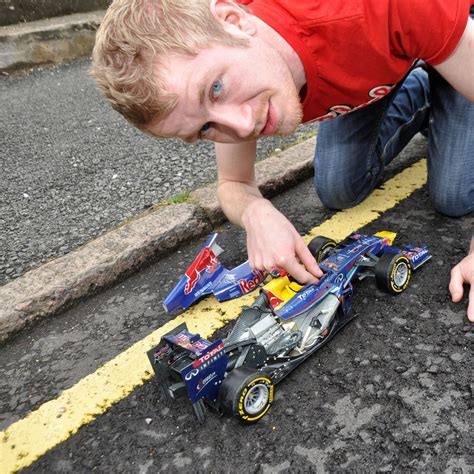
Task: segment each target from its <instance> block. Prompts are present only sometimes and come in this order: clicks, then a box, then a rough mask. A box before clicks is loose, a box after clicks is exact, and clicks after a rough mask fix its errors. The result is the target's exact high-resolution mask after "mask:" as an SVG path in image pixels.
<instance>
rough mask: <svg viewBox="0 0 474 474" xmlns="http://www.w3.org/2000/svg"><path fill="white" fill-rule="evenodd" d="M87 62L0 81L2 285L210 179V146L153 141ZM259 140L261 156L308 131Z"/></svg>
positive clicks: (311, 128)
mask: <svg viewBox="0 0 474 474" xmlns="http://www.w3.org/2000/svg"><path fill="white" fill-rule="evenodd" d="M88 68H89V61H87V60H83V61H79V62H76V63H73V64H70V65H64V66H60V67H54V68H49V69H45V70H43V71H41V70H38V71H34V72H31V73H30V74H28V75H25V76H11V77H5V76H3V77H2V76H0V104H1V106H0V229H1V232H0V285H1V284H3V283H6V282H7V281H9V280H11V279H12V278H16V277H18V276H19V275H21V274H23V273H24V272H25V271H27V270H29V269H31V268H34V267H36V266H38V265H40V264H41V263H43V262H46V261H48V260H50V259H51V258H54V257H57V256H60V255H64V254H65V253H67V252H69V251H71V250H72V249H74V248H76V247H78V246H80V245H81V244H84V243H86V242H88V241H90V240H91V239H93V238H95V237H97V236H98V235H100V234H102V233H103V232H105V231H107V230H109V229H110V228H113V227H115V226H117V225H119V224H120V223H122V222H124V221H125V220H127V219H130V218H133V217H134V216H137V215H140V214H141V213H142V212H144V211H145V210H146V209H148V208H149V207H151V206H152V205H153V204H156V203H158V202H160V201H162V200H163V199H166V198H169V197H171V196H175V195H177V194H178V193H181V192H184V191H191V190H193V189H196V188H198V187H200V186H202V185H204V184H207V183H209V182H212V181H214V180H215V177H216V169H215V164H214V152H213V146H212V145H211V144H209V143H201V144H198V145H193V146H188V145H185V144H184V143H181V142H180V141H178V140H166V141H165V140H159V141H158V140H153V139H151V138H149V137H146V136H145V135H143V134H141V133H140V132H138V131H136V130H134V129H133V128H132V127H131V126H129V125H128V124H127V122H126V121H125V120H124V119H122V117H121V116H120V115H119V114H117V113H116V112H114V111H113V110H112V108H111V107H109V105H108V104H107V103H106V101H105V99H103V98H102V97H101V95H100V94H99V92H98V91H97V90H96V88H95V85H94V83H93V80H92V79H91V78H90V77H89V76H88V73H87V70H88ZM314 129H315V126H314V125H307V126H301V127H300V128H299V129H298V130H297V131H296V132H295V134H294V135H292V136H290V137H287V138H284V139H282V138H269V139H265V140H261V143H260V145H259V150H258V157H259V159H262V158H264V157H265V156H268V155H269V154H272V153H273V152H274V151H275V149H277V148H280V149H282V148H285V147H286V146H288V145H289V144H291V143H294V142H295V141H296V140H298V139H300V138H302V137H304V136H307V135H308V134H310V133H312V132H314Z"/></svg>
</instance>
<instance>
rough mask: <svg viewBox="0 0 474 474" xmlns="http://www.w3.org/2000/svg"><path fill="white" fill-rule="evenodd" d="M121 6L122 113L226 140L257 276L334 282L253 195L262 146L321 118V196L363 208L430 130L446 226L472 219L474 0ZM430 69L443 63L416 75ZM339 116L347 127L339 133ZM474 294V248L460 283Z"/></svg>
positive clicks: (223, 152) (232, 193) (229, 211)
mask: <svg viewBox="0 0 474 474" xmlns="http://www.w3.org/2000/svg"><path fill="white" fill-rule="evenodd" d="M241 3H245V4H246V6H241V5H239V4H237V3H234V2H233V1H231V0H154V1H153V0H115V1H114V2H113V3H112V5H111V7H110V8H109V11H108V12H107V14H106V17H105V19H104V21H103V23H102V25H101V27H100V29H99V31H98V33H97V40H96V46H95V49H94V55H93V60H94V66H93V70H92V73H93V75H94V76H95V77H96V79H97V81H98V83H99V85H100V87H101V88H102V90H103V91H104V93H105V95H106V96H107V97H108V99H109V100H110V101H111V103H112V106H113V107H114V108H115V109H116V110H118V111H119V112H120V113H122V114H123V115H124V116H125V117H126V118H127V119H128V120H129V121H130V122H131V123H132V124H134V125H135V126H137V127H138V128H139V129H141V130H143V131H144V132H145V133H148V134H150V135H152V136H157V137H179V138H182V139H183V140H185V141H187V142H194V141H196V140H199V139H207V140H212V141H214V142H216V158H217V167H218V197H219V200H220V203H221V205H222V208H223V210H224V212H225V213H226V215H227V216H228V218H229V219H230V220H231V221H232V222H234V223H236V224H238V225H240V226H242V227H244V228H245V230H246V232H247V249H248V255H249V260H250V263H251V264H252V265H253V266H254V267H255V268H258V269H267V270H269V269H272V268H274V267H281V268H284V269H285V270H287V271H288V272H289V273H290V274H291V275H293V276H294V277H295V278H296V279H297V280H298V281H300V282H302V283H307V282H313V281H317V280H318V279H319V278H320V277H321V276H322V272H321V270H320V269H319V267H318V265H317V264H316V262H315V260H314V258H313V257H312V256H311V254H310V253H309V251H308V249H307V248H306V245H305V244H304V241H303V239H302V238H301V237H300V236H299V234H298V233H297V231H296V230H295V228H294V227H293V225H292V224H291V223H290V222H289V221H288V220H287V219H286V217H284V216H283V215H282V214H281V213H280V212H279V211H277V210H276V209H275V208H274V207H273V206H272V204H271V203H270V202H269V201H267V200H265V199H264V198H263V197H262V196H261V194H260V192H259V190H258V188H257V187H256V184H255V178H254V162H255V153H256V140H257V139H258V138H259V137H261V136H265V135H278V134H288V133H291V132H292V131H293V130H294V129H295V127H296V126H297V125H298V124H299V123H300V122H301V121H303V122H308V121H312V120H317V121H320V122H322V123H321V126H320V129H319V137H318V148H317V151H316V157H315V185H316V191H317V193H318V194H319V197H320V198H321V200H322V202H323V203H324V204H325V205H326V206H328V207H331V208H335V209H340V208H344V207H350V206H353V205H355V204H357V203H359V202H360V201H361V200H363V199H364V198H365V197H366V196H367V194H368V193H369V192H370V191H371V190H372V189H373V188H374V187H375V186H376V185H377V184H378V183H379V182H380V180H381V178H382V175H383V170H384V166H385V165H386V164H388V163H389V162H390V161H391V160H392V159H393V158H394V156H396V154H397V153H398V152H399V151H400V150H401V149H402V148H403V147H404V146H405V145H406V144H407V143H408V141H409V140H410V139H411V137H412V136H413V135H414V134H415V133H417V132H418V131H420V130H428V134H429V142H428V147H429V150H428V152H429V167H428V168H429V176H428V187H429V192H430V197H431V200H432V202H433V205H434V207H435V208H436V209H437V210H439V211H440V212H443V213H445V214H447V215H451V216H461V215H465V214H468V213H470V212H472V211H474V132H473V125H472V124H474V105H473V104H472V102H474V21H472V20H471V19H469V6H470V0H434V1H432V2H426V1H425V0H385V1H380V0H357V1H353V2H347V1H344V0H333V1H331V2H322V1H320V0H319V1H318V0H300V1H298V2H295V1H294V0H253V1H252V0H241ZM417 59H422V60H424V61H425V62H426V63H427V64H428V65H429V66H430V68H429V71H430V72H429V75H428V73H427V72H426V71H425V70H424V69H421V68H417V69H414V70H412V71H411V72H410V70H411V68H412V66H413V64H414V63H415V61H416V60H417ZM329 119H333V120H329ZM463 283H466V284H470V285H471V290H470V298H469V299H470V303H469V306H468V317H469V319H470V320H471V321H473V322H474V236H473V238H472V241H471V248H470V251H469V253H468V255H467V256H466V257H465V258H464V259H463V260H462V261H461V262H460V263H459V264H458V265H457V266H456V267H455V268H454V269H453V270H452V273H451V282H450V287H449V288H450V291H451V295H452V298H453V300H454V301H460V300H461V298H462V295H463Z"/></svg>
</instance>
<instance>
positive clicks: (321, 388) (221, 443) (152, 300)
mask: <svg viewBox="0 0 474 474" xmlns="http://www.w3.org/2000/svg"><path fill="white" fill-rule="evenodd" d="M396 171H397V170H396V169H395V170H393V172H396ZM274 202H275V204H276V206H277V207H279V208H280V209H282V210H283V211H284V212H285V213H286V215H288V217H290V219H291V220H292V221H293V223H294V224H295V225H296V227H297V229H298V231H299V232H300V233H302V234H304V233H306V232H307V231H308V230H309V229H311V228H313V227H314V226H316V225H318V224H320V223H322V222H324V221H325V220H326V219H327V218H328V217H329V216H330V215H332V212H329V211H327V210H325V209H324V208H322V207H321V205H320V203H319V202H318V200H317V199H316V197H315V196H314V192H313V190H312V186H311V183H310V182H309V181H308V182H305V183H303V184H301V185H300V186H298V187H296V188H294V189H292V190H290V191H288V192H287V193H285V194H283V195H281V196H279V197H277V198H275V200H274ZM473 224H474V218H473V216H468V217H465V218H462V219H450V218H446V217H444V216H442V215H440V214H437V213H435V212H434V211H433V210H432V209H431V207H430V204H429V199H428V196H427V192H426V189H424V188H423V189H421V190H419V191H416V192H415V193H414V194H413V195H412V196H411V197H410V198H408V199H406V200H405V201H403V202H402V203H400V204H399V205H398V206H397V207H395V208H394V209H393V210H390V211H388V212H386V213H385V214H383V215H382V216H381V217H380V218H378V219H377V220H375V221H374V222H372V223H370V224H369V225H367V226H366V227H365V228H363V229H361V230H362V231H363V232H366V233H374V232H377V231H380V230H392V231H396V232H398V233H399V235H398V237H397V240H399V241H400V243H413V244H426V245H428V246H429V248H430V250H431V252H432V254H433V258H432V260H431V261H430V262H429V263H427V264H426V265H425V266H424V267H423V268H422V269H421V270H420V271H419V272H417V273H415V275H414V276H413V279H412V284H411V285H410V287H409V288H408V290H407V291H406V292H405V293H403V294H401V295H399V296H398V297H392V296H387V295H385V294H383V293H381V292H380V291H379V290H377V289H376V288H375V285H374V283H373V281H370V279H365V280H363V281H362V282H359V283H357V284H356V286H355V294H354V299H353V303H354V309H355V311H356V312H357V314H358V318H356V319H355V320H354V321H353V322H351V323H350V325H348V326H347V327H346V328H344V329H343V331H342V332H341V333H339V334H338V335H337V336H336V337H335V338H334V339H333V340H332V341H330V343H329V344H328V345H327V346H325V347H324V348H323V349H321V350H320V351H319V352H317V353H316V354H315V355H314V356H313V357H312V358H310V359H309V360H308V361H306V362H305V363H304V364H303V365H302V366H300V367H299V368H298V369H297V370H296V371H295V372H293V373H292V374H291V375H290V376H289V377H288V378H287V379H286V380H285V381H283V382H282V383H281V384H279V385H277V387H276V398H275V402H274V404H273V406H272V408H271V410H270V411H269V412H268V414H267V415H266V416H265V417H264V418H263V420H262V421H261V422H259V423H258V424H256V425H254V426H250V427H243V426H241V425H239V424H238V423H237V422H236V421H235V420H233V419H230V420H229V419H221V418H219V417H218V416H217V415H215V414H213V413H210V414H209V416H208V418H207V420H206V422H205V423H203V424H200V423H198V422H197V421H196V419H195V418H194V414H193V412H192V409H191V406H190V404H189V403H187V402H186V401H185V400H178V401H176V402H175V403H174V404H172V405H167V404H165V402H164V401H163V400H162V399H161V398H160V396H159V394H158V390H157V387H156V385H155V383H154V380H153V379H151V380H149V381H147V382H145V383H144V385H143V386H141V387H139V388H138V389H136V390H135V391H133V392H132V393H131V394H130V395H129V396H128V397H126V398H125V399H123V400H122V401H120V402H118V403H116V404H115V405H113V406H112V407H111V408H110V409H108V410H107V411H106V413H105V414H104V415H101V416H99V417H98V418H96V419H95V420H93V421H92V422H90V423H89V424H86V425H85V426H83V427H82V428H81V429H80V430H79V432H78V433H76V434H74V435H72V436H71V437H69V438H68V439H67V440H66V441H65V442H63V443H61V444H60V445H58V446H57V447H55V448H53V449H52V450H51V451H49V452H47V453H46V454H45V455H44V456H42V457H41V458H40V459H39V460H37V461H36V462H35V463H33V464H32V465H31V466H30V467H28V468H26V469H25V472H38V473H40V472H41V473H43V472H74V473H85V472H91V471H96V472H138V473H146V472H149V473H151V472H185V471H186V472H187V471H189V470H193V471H196V472H237V471H239V472H287V471H291V472H342V471H344V472H347V471H350V472H462V473H468V472H472V470H473V469H474V457H473V454H472V441H473V439H472V408H473V403H472V401H473V398H472V397H473V390H474V386H473V383H472V341H473V336H474V333H473V332H472V331H471V329H472V326H470V325H468V324H467V323H466V317H465V311H466V302H465V301H464V302H463V303H461V304H458V305H455V304H453V303H451V301H450V298H449V296H448V292H447V285H448V281H449V270H450V268H451V267H452V266H453V265H454V264H455V263H456V262H457V261H459V260H460V259H461V258H462V257H463V255H465V253H466V249H467V245H468V241H469V238H470V232H471V229H472V226H473ZM219 232H220V239H219V241H220V243H221V246H222V247H223V248H224V249H225V253H224V254H223V255H222V260H223V261H224V263H225V264H226V265H227V266H228V267H231V266H233V265H237V264H238V263H240V262H241V261H243V260H244V259H245V258H246V256H245V238H244V235H243V233H242V232H241V231H240V230H238V229H236V228H235V227H233V226H231V225H229V224H227V225H224V226H222V228H221V229H220V230H219ZM201 245H202V242H194V243H192V244H189V245H188V246H186V247H184V248H182V249H181V250H180V251H179V252H177V253H174V254H172V255H169V256H168V257H167V258H165V259H163V260H162V261H160V262H158V263H156V264H155V265H153V266H150V267H148V268H147V269H144V270H143V271H142V272H140V273H139V274H137V275H134V276H132V277H130V278H129V279H127V280H126V281H124V282H122V283H121V284H119V285H117V286H115V287H113V288H110V289H108V290H106V291H104V292H103V293H101V294H99V295H97V296H95V297H94V298H91V299H89V300H87V301H85V302H83V303H81V304H79V305H77V306H76V307H75V308H73V309H71V310H69V311H67V312H65V313H63V314H61V315H59V316H57V317H54V318H51V319H49V320H47V321H43V322H42V323H41V324H39V325H37V326H35V327H33V328H31V329H30V330H28V331H25V332H23V333H21V334H20V335H19V336H18V337H16V338H15V339H13V340H11V341H10V342H9V343H8V344H7V345H5V346H4V347H2V348H0V358H1V359H2V361H4V362H3V363H2V367H1V368H0V376H1V378H2V380H4V381H6V383H5V384H3V386H2V387H1V388H0V401H1V410H0V412H1V413H2V415H1V425H0V427H1V428H2V429H4V428H6V427H7V426H8V425H10V424H11V423H13V422H15V421H17V420H19V419H21V418H23V417H24V416H25V415H26V414H27V413H29V412H30V411H31V410H33V409H35V408H38V407H40V406H41V405H42V404H43V403H45V402H46V401H48V400H50V399H52V398H55V397H56V396H58V395H59V394H61V393H62V391H63V390H65V389H66V388H68V387H70V386H72V385H74V384H76V383H77V382H78V381H79V380H81V379H83V378H84V377H85V376H86V375H88V374H90V373H92V372H94V371H96V370H97V369H98V368H99V367H101V366H102V365H103V364H104V363H105V362H106V361H108V360H111V359H112V358H114V357H116V356H117V355H118V354H119V353H121V352H122V351H124V350H125V349H127V348H128V347H130V346H131V345H132V344H133V343H135V342H136V341H139V340H140V339H142V338H144V337H145V336H147V335H148V334H149V333H151V332H152V331H153V330H155V329H157V328H159V327H160V326H162V325H163V324H165V323H166V322H167V321H169V320H170V316H168V315H166V314H164V312H163V310H162V307H161V302H162V300H163V298H164V297H165V295H166V294H167V292H168V291H169V290H170V289H171V287H172V285H173V283H174V282H175V281H176V280H177V278H178V276H179V275H180V274H181V273H182V272H183V271H184V269H185V267H186V266H187V264H188V263H190V261H191V260H192V258H193V256H194V255H195V254H196V252H197V250H198V249H199V248H200V246H201ZM227 330H228V326H227V327H226V328H224V329H222V330H220V331H218V333H217V334H216V335H215V337H217V336H221V335H223V334H225V333H226V331H227ZM131 370H133V368H132V369H131ZM85 396H87V394H85ZM58 423H60V420H58Z"/></svg>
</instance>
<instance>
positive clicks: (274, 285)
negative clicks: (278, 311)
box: [263, 276, 303, 308]
mask: <svg viewBox="0 0 474 474" xmlns="http://www.w3.org/2000/svg"><path fill="white" fill-rule="evenodd" d="M263 288H264V289H265V290H268V291H271V292H272V293H273V294H274V295H275V296H276V297H277V298H280V299H281V300H283V301H284V302H283V303H282V304H280V305H278V308H281V307H283V306H284V305H285V304H286V303H288V301H290V299H291V298H293V296H295V295H296V293H298V291H300V290H301V288H303V285H300V284H299V283H297V282H296V281H290V279H289V278H288V276H284V277H278V278H274V279H273V280H271V281H269V282H268V283H267V284H266V285H265V286H264V287H263Z"/></svg>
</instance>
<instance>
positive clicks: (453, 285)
mask: <svg viewBox="0 0 474 474" xmlns="http://www.w3.org/2000/svg"><path fill="white" fill-rule="evenodd" d="M463 283H464V280H463V277H462V273H461V269H460V268H459V265H456V266H455V267H454V268H453V269H452V270H451V281H450V282H449V292H450V293H451V299H452V300H453V302H454V303H459V301H461V300H462V296H463V294H464V289H463V286H462V285H463Z"/></svg>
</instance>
